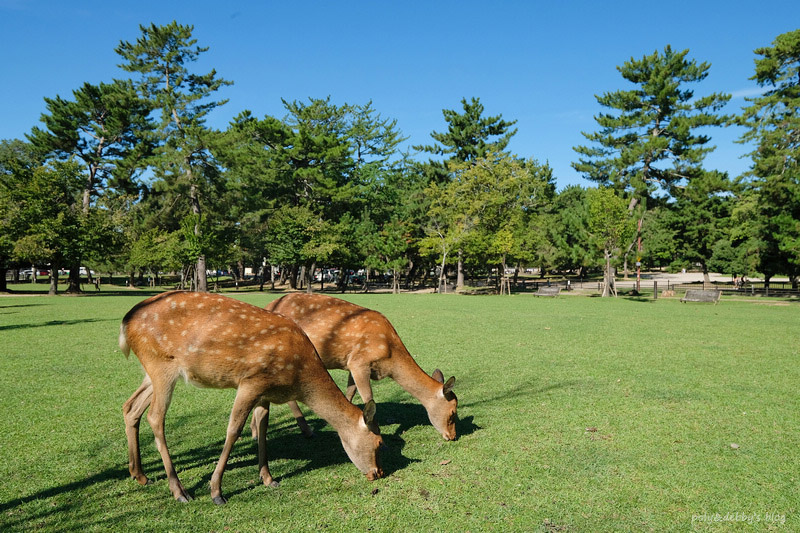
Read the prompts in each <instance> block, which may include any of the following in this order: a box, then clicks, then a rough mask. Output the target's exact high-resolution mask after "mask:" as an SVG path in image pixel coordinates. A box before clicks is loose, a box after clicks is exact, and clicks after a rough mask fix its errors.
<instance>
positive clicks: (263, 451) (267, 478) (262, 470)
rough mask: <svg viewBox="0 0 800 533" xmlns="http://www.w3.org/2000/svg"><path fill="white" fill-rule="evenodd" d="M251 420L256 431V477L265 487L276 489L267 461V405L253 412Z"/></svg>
mask: <svg viewBox="0 0 800 533" xmlns="http://www.w3.org/2000/svg"><path fill="white" fill-rule="evenodd" d="M253 420H254V421H255V424H256V429H257V431H258V475H259V476H260V477H261V481H263V482H264V485H266V486H267V487H277V486H278V482H277V481H275V479H274V478H273V477H272V474H270V472H269V463H268V461H267V426H268V425H269V403H267V404H266V405H264V406H258V407H256V408H255V409H254V410H253Z"/></svg>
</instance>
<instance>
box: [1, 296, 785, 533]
mask: <svg viewBox="0 0 800 533" xmlns="http://www.w3.org/2000/svg"><path fill="white" fill-rule="evenodd" d="M148 295H149V293H146V292H142V291H119V292H117V293H112V292H101V293H100V294H88V295H86V296H78V297H73V296H57V297H47V296H38V295H24V296H4V297H0V391H2V394H0V450H1V451H2V455H1V457H2V460H1V461H0V478H2V479H3V481H4V483H3V484H2V486H0V530H1V531H22V530H25V531H28V530H31V529H34V530H36V529H38V530H46V531H64V530H83V531H119V530H170V531H226V530H230V531H278V530H282V531H316V530H322V529H324V530H330V531H367V530H372V531H394V530H405V531H641V530H652V531H665V530H679V531H683V530H688V529H696V530H719V531H723V530H725V531H726V530H740V529H749V528H750V527H751V525H753V524H755V525H756V526H757V527H758V529H767V530H769V529H785V530H797V529H799V528H800V518H798V511H800V509H798V501H800V500H798V498H797V492H798V488H800V487H798V485H799V484H800V471H798V464H800V437H798V432H797V428H798V426H800V415H799V414H798V413H800V405H799V404H800V402H798V392H797V387H798V385H797V384H798V383H800V364H799V363H800V328H798V324H800V302H788V301H784V300H774V299H760V300H756V301H737V300H729V299H723V301H722V302H721V303H720V304H719V305H711V304H681V303H680V302H679V301H678V300H677V299H663V298H662V299H659V300H657V301H653V300H645V299H629V298H618V299H601V298H592V297H587V296H572V295H565V296H562V297H559V298H556V299H550V298H548V299H539V298H535V297H532V296H530V295H517V296H510V297H500V296H455V295H431V294H416V295H414V294H403V295H376V294H367V295H350V294H348V295H345V296H344V298H346V299H348V300H350V301H353V302H355V303H358V304H361V305H364V306H367V307H372V308H374V309H378V310H380V311H382V312H383V313H384V314H386V316H387V317H388V318H389V319H390V320H391V321H392V323H393V324H394V325H395V328H396V329H397V330H398V332H399V333H400V336H401V337H402V338H403V339H404V341H405V343H406V345H407V347H408V348H409V350H410V351H411V353H412V354H413V355H414V356H415V357H416V359H417V361H418V362H419V363H420V365H421V366H422V367H423V369H425V370H426V371H427V372H428V373H430V372H432V371H433V369H434V368H437V367H438V368H441V369H442V370H443V372H444V374H445V376H446V377H447V376H450V375H455V376H456V378H457V381H456V387H455V391H456V393H457V394H458V397H459V402H460V403H459V415H460V422H459V426H458V429H459V432H460V438H459V439H458V440H457V441H455V442H444V441H442V439H441V437H440V436H438V434H437V433H436V432H435V431H434V430H433V428H432V427H431V426H430V424H429V423H428V422H427V416H426V414H425V411H424V410H423V409H422V407H421V406H420V405H419V404H418V403H417V402H416V401H415V400H413V398H411V397H410V396H409V395H408V394H406V393H405V391H403V390H402V389H400V388H399V387H398V386H397V385H396V384H395V383H394V382H392V381H390V380H383V381H381V382H377V383H374V384H373V387H374V391H375V397H376V400H377V401H378V420H379V422H380V423H381V428H382V431H383V434H384V440H385V442H386V444H387V445H388V447H389V448H388V450H387V451H386V453H384V455H383V463H384V469H385V470H386V471H387V473H388V475H387V476H386V477H385V478H384V479H381V480H378V481H375V482H369V481H367V480H366V478H365V477H364V476H363V475H361V474H360V473H359V472H358V471H357V470H356V468H355V467H354V466H353V465H352V464H351V463H350V462H349V461H348V459H347V457H346V455H345V453H344V450H343V449H342V447H341V444H340V443H339V441H338V437H337V436H336V434H335V433H334V432H333V430H332V429H331V428H330V427H328V426H325V425H324V423H322V422H321V421H320V420H319V419H317V418H316V417H314V416H313V415H311V414H310V413H309V415H310V416H309V419H310V421H311V425H312V427H314V428H315V430H316V432H317V437H316V438H314V439H312V440H305V439H303V438H302V437H301V436H300V435H299V432H298V431H297V429H296V428H295V426H294V421H293V419H292V418H291V416H290V414H289V412H288V409H287V408H286V407H285V406H275V407H274V408H273V409H272V413H271V423H270V428H269V433H268V453H269V456H270V459H271V460H270V467H271V471H272V474H273V475H274V476H275V477H276V478H277V479H278V480H279V481H281V486H280V487H279V488H277V489H270V488H266V487H264V486H263V485H261V484H260V482H259V480H258V478H257V466H256V463H257V460H256V446H255V443H254V441H252V440H251V439H250V438H249V437H248V438H243V439H240V440H239V441H238V442H237V444H236V447H235V448H234V453H233V455H232V458H231V461H230V463H229V467H228V470H227V471H226V474H225V477H224V479H223V492H224V493H225V495H226V496H227V497H228V499H229V503H228V505H226V506H221V507H217V506H215V505H213V504H212V502H211V498H210V496H209V488H208V482H209V479H210V476H211V472H212V470H213V468H214V462H215V461H216V459H217V457H218V456H219V453H220V451H221V447H222V442H223V440H224V435H225V427H226V424H227V419H228V414H229V410H230V407H231V404H232V401H233V395H234V392H233V391H232V390H223V391H220V390H202V389H196V388H193V387H191V386H186V385H184V384H182V383H181V384H179V385H178V386H177V387H176V390H175V394H174V397H173V402H172V406H171V408H170V411H169V413H168V414H167V440H168V443H169V445H170V451H171V453H172V457H173V460H174V461H175V463H176V468H177V469H178V474H179V476H180V477H181V480H182V481H183V483H184V485H185V486H186V488H187V490H188V491H189V492H190V493H191V494H193V495H194V497H195V500H194V501H193V502H191V503H189V504H179V503H177V502H175V501H174V500H173V499H172V496H171V495H170V493H169V490H168V488H167V483H166V476H165V474H164V471H163V467H162V464H161V458H160V456H159V454H158V452H157V451H156V449H155V446H154V444H153V440H152V432H151V431H150V428H149V426H148V425H147V423H146V422H143V423H142V427H141V442H142V459H143V464H144V467H145V470H146V472H147V473H148V474H149V475H150V476H151V477H152V478H154V479H155V483H154V484H153V485H150V486H146V487H142V486H139V485H137V484H136V483H135V482H134V481H132V480H130V479H129V477H128V472H127V451H126V450H127V444H126V440H125V431H124V424H123V420H122V414H121V406H122V403H123V402H124V401H125V400H126V399H127V398H128V396H130V394H131V393H132V392H133V391H134V390H135V389H136V387H137V386H138V385H139V383H140V381H141V377H142V373H141V369H140V367H139V364H138V362H137V361H136V360H135V357H134V356H133V355H132V356H131V359H130V360H125V358H124V357H123V356H122V354H121V353H120V351H119V349H118V347H117V346H116V342H117V334H118V330H119V322H120V319H121V318H122V316H123V315H124V314H125V312H126V311H127V310H128V309H129V308H130V307H131V306H133V305H134V304H135V303H136V302H138V301H140V300H142V299H144V298H145V297H146V296H148ZM230 295H231V296H233V297H236V298H240V299H242V300H244V301H247V302H249V303H253V304H255V305H259V306H263V305H266V304H267V303H268V302H269V301H271V300H272V299H274V298H276V297H277V295H275V294H269V293H258V292H242V293H237V294H230ZM333 374H334V377H335V379H336V380H337V382H338V383H339V384H340V385H342V386H343V385H344V382H345V380H346V375H345V374H344V373H343V372H336V371H335V372H334V373H333ZM357 400H358V399H357ZM306 411H307V410H306ZM748 521H749V522H751V523H750V524H749V523H748ZM756 522H757V523H756Z"/></svg>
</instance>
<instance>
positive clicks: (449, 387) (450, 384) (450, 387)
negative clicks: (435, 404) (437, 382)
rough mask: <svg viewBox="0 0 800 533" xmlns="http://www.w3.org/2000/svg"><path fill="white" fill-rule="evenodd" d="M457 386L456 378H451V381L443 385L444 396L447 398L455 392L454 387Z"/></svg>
mask: <svg viewBox="0 0 800 533" xmlns="http://www.w3.org/2000/svg"><path fill="white" fill-rule="evenodd" d="M455 384H456V377H455V376H450V379H448V380H447V383H445V384H444V385H442V394H444V395H445V396H447V395H448V394H451V393H452V392H453V385H455Z"/></svg>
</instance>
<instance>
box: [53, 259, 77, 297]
mask: <svg viewBox="0 0 800 533" xmlns="http://www.w3.org/2000/svg"><path fill="white" fill-rule="evenodd" d="M59 268H60V265H58V264H57V263H56V262H55V261H54V262H52V263H50V290H48V291H47V294H49V295H50V296H55V295H56V294H58V269H59ZM71 273H72V271H70V274H71Z"/></svg>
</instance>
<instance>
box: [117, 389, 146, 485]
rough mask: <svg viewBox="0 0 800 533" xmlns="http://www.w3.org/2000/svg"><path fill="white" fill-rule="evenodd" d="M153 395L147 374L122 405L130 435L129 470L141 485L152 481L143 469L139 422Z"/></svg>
mask: <svg viewBox="0 0 800 533" xmlns="http://www.w3.org/2000/svg"><path fill="white" fill-rule="evenodd" d="M152 396H153V385H152V384H151V382H150V376H148V375H147V374H145V376H144V380H143V381H142V384H141V385H140V386H139V388H138V389H136V392H134V393H133V395H132V396H131V397H130V398H128V401H127V402H125V404H124V405H123V406H122V415H123V416H124V418H125V435H126V436H127V437H128V471H129V472H130V473H131V477H132V478H133V479H135V480H136V481H137V482H139V484H140V485H147V484H149V483H151V481H150V480H149V479H147V476H146V475H144V471H143V470H142V456H141V454H140V452H139V423H140V422H141V420H142V415H143V414H144V411H145V409H147V408H148V407H149V406H150V399H151V398H152Z"/></svg>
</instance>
